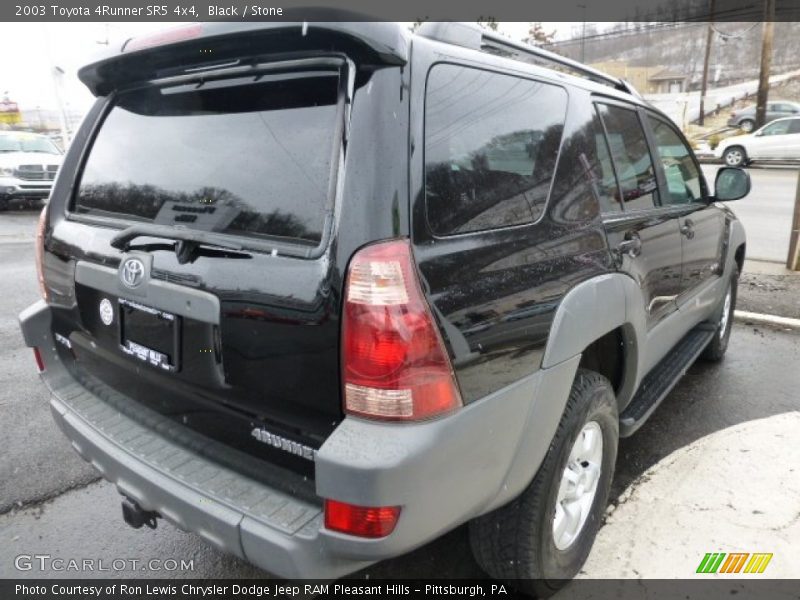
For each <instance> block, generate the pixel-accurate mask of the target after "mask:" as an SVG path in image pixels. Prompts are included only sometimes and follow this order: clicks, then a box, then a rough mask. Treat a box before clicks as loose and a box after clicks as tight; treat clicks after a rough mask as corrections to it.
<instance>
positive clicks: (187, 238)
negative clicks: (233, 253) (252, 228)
mask: <svg viewBox="0 0 800 600" xmlns="http://www.w3.org/2000/svg"><path fill="white" fill-rule="evenodd" d="M140 237H154V238H163V239H167V240H175V241H178V242H191V243H193V244H203V245H204V246H214V247H217V248H226V249H228V250H242V249H243V246H242V244H240V243H237V242H234V241H231V240H227V239H224V238H220V236H219V235H217V234H215V233H212V232H210V231H198V230H196V229H180V228H177V227H172V226H170V225H147V224H141V225H132V226H130V227H128V228H127V229H123V230H122V231H120V232H119V233H118V234H117V235H115V236H114V237H113V238H111V246H112V247H114V248H116V249H117V250H122V251H123V252H126V251H127V250H128V249H130V245H131V242H132V241H133V240H135V239H136V238H140Z"/></svg>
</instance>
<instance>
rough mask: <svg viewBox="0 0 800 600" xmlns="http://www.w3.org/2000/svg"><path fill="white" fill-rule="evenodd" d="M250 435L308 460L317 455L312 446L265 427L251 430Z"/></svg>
mask: <svg viewBox="0 0 800 600" xmlns="http://www.w3.org/2000/svg"><path fill="white" fill-rule="evenodd" d="M250 435H252V436H253V437H254V438H256V439H257V440H258V441H259V442H263V443H264V444H268V445H270V446H272V447H273V448H277V449H278V450H283V451H284V452H289V453H290V454H294V455H296V456H300V457H302V458H305V459H306V460H314V457H315V456H316V455H317V451H316V450H314V448H312V447H311V446H306V445H305V444H300V443H298V442H295V441H292V440H290V439H288V438H285V437H283V436H280V435H276V434H274V433H270V432H269V431H267V430H266V429H264V428H263V427H256V428H255V429H253V431H251V432H250Z"/></svg>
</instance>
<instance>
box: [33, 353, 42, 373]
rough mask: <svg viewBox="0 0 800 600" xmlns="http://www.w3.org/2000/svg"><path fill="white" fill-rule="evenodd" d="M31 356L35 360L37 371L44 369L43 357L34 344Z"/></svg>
mask: <svg viewBox="0 0 800 600" xmlns="http://www.w3.org/2000/svg"><path fill="white" fill-rule="evenodd" d="M33 358H34V360H35V361H36V368H37V369H38V370H39V373H41V372H42V371H44V359H42V353H41V352H40V351H39V349H38V348H36V347H35V346H34V348H33Z"/></svg>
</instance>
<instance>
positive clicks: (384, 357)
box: [342, 240, 461, 421]
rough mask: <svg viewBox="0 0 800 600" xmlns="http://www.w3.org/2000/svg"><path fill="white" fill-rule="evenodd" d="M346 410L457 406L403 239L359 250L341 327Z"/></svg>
mask: <svg viewBox="0 0 800 600" xmlns="http://www.w3.org/2000/svg"><path fill="white" fill-rule="evenodd" d="M342 380H343V382H344V409H345V412H347V413H350V414H356V415H361V416H366V417H372V418H376V419H384V420H406V421H412V420H419V419H426V418H431V417H435V416H438V415H442V414H444V413H447V412H450V411H452V410H455V409H456V408H458V407H460V406H461V395H460V393H459V391H458V387H457V385H456V381H455V378H454V376H453V368H452V366H451V365H450V359H449V357H448V356H447V351H446V349H445V346H444V343H443V341H442V338H441V336H440V335H439V330H438V328H437V327H436V324H435V322H434V320H433V315H432V314H431V311H430V308H429V306H428V304H427V302H426V300H425V297H424V296H423V294H422V290H421V289H420V286H419V281H418V279H417V274H416V269H415V266H414V262H413V259H412V257H411V247H410V245H409V242H408V240H392V241H388V242H381V243H378V244H373V245H371V246H367V247H365V248H363V249H361V250H359V251H358V252H356V254H355V256H354V257H353V259H352V261H351V262H350V267H349V269H348V273H347V281H346V284H345V302H344V311H343V325H342Z"/></svg>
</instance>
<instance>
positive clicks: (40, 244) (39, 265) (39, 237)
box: [36, 206, 50, 301]
mask: <svg viewBox="0 0 800 600" xmlns="http://www.w3.org/2000/svg"><path fill="white" fill-rule="evenodd" d="M46 229H47V206H45V207H44V208H43V209H42V214H41V215H39V224H38V225H37V226H36V277H37V279H38V280H39V292H40V293H41V294H42V298H44V299H45V301H47V300H49V299H50V297H49V294H48V293H47V286H46V285H45V283H44V235H45V230H46Z"/></svg>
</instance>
